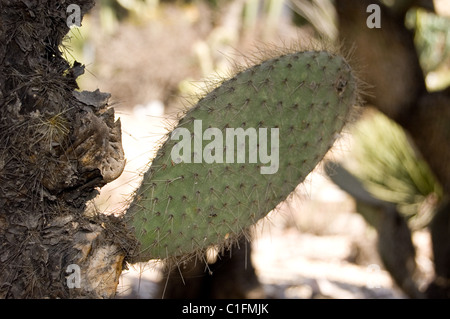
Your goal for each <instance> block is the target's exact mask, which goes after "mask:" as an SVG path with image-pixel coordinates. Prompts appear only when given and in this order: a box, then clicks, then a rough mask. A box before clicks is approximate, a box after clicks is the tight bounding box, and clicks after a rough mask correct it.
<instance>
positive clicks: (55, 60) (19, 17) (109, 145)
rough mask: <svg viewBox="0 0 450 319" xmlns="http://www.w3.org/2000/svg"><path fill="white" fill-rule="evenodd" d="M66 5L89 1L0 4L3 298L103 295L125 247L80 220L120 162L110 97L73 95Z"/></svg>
mask: <svg viewBox="0 0 450 319" xmlns="http://www.w3.org/2000/svg"><path fill="white" fill-rule="evenodd" d="M69 4H76V5H78V6H79V7H80V8H81V14H82V15H84V14H85V13H86V12H87V11H88V10H89V9H91V8H92V7H93V5H94V1H92V0H78V1H70V3H68V2H66V1H64V0H48V1H37V0H36V1H34V0H27V1H25V0H23V1H7V0H2V1H1V2H0V245H1V246H0V269H1V271H0V297H2V298H47V297H48V298H56V297H61V298H67V297H96V298H99V297H100V298H102V297H111V296H113V295H114V293H115V290H116V285H117V282H118V278H119V275H120V273H121V269H122V265H123V263H124V258H125V257H126V254H127V251H130V249H131V248H132V246H133V240H132V237H128V233H127V230H126V227H125V226H124V224H123V223H122V221H121V220H119V219H117V218H114V217H109V216H104V215H100V214H95V213H94V214H90V215H88V214H86V212H85V209H86V202H87V201H89V200H90V199H92V198H93V197H94V196H95V195H96V194H97V188H98V187H101V186H103V185H104V184H106V183H107V182H109V181H112V180H114V179H115V178H117V177H118V176H119V175H120V174H121V172H122V170H123V167H124V163H125V160H124V154H123V150H122V144H121V129H120V122H119V121H117V122H115V121H114V110H113V109H112V108H109V107H108V98H109V94H104V93H101V92H99V91H96V92H78V91H76V89H77V88H78V87H77V84H76V81H75V79H76V77H77V76H79V75H80V74H82V73H83V72H84V66H82V65H80V64H77V63H75V65H73V66H70V65H68V63H67V62H66V61H65V60H64V59H63V58H62V56H61V49H60V44H61V41H62V39H63V37H64V36H65V35H66V33H67V32H68V31H69V27H68V26H67V23H66V20H67V17H68V13H67V12H66V10H67V6H68V5H69ZM72 264H75V265H77V266H78V267H79V269H80V273H73V272H69V273H66V270H67V267H68V266H69V265H72ZM70 275H73V276H78V275H79V277H76V278H77V279H79V280H80V282H79V283H80V285H79V288H76V287H78V285H75V287H74V288H73V289H71V288H69V286H70V285H68V284H67V279H68V278H67V276H69V278H75V277H70Z"/></svg>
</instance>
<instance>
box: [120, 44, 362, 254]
mask: <svg viewBox="0 0 450 319" xmlns="http://www.w3.org/2000/svg"><path fill="white" fill-rule="evenodd" d="M356 90H357V81H356V79H355V77H354V75H353V73H352V70H351V69H350V67H349V65H348V64H347V62H346V61H345V59H344V58H342V57H341V56H339V55H336V54H332V53H328V52H326V51H305V52H295V53H291V54H285V55H282V56H279V57H277V58H272V59H270V60H266V61H264V62H262V63H260V64H258V65H255V66H253V67H251V68H248V69H246V70H243V71H241V72H240V73H238V74H236V75H235V76H234V77H232V78H230V79H228V80H226V81H223V82H222V83H221V85H220V86H218V87H216V88H215V89H214V90H212V91H211V92H209V93H208V94H206V95H205V96H204V97H203V98H201V99H200V100H199V102H198V103H197V104H196V105H195V106H194V107H193V108H191V109H190V110H189V111H187V112H186V114H185V115H184V117H183V118H182V119H181V120H180V121H179V123H178V126H177V127H176V128H175V129H174V130H173V131H172V133H171V134H170V135H169V136H168V138H167V140H166V141H165V142H164V144H163V145H162V147H161V148H160V149H159V151H158V153H157V155H156V157H155V158H154V159H153V161H152V165H151V167H150V168H149V170H148V171H147V172H146V173H145V175H144V179H143V182H142V185H141V186H140V188H139V189H138V190H137V193H136V196H135V198H134V200H133V202H132V203H131V205H130V208H129V210H128V215H129V216H131V217H132V218H131V220H132V225H133V226H134V228H135V231H136V235H137V237H138V239H139V241H140V243H141V247H140V253H139V258H138V259H139V260H141V261H143V260H148V259H152V258H167V257H179V256H185V255H187V254H191V253H195V252H199V251H202V250H204V249H205V248H207V247H209V246H212V245H218V246H219V247H224V245H227V244H228V245H229V244H230V243H232V242H233V238H236V237H237V235H239V234H241V233H242V232H243V231H244V230H245V229H247V228H248V227H249V226H251V225H252V224H254V223H255V222H257V221H258V220H259V219H261V218H262V217H264V216H265V215H266V214H267V213H268V212H269V211H271V210H272V209H274V208H275V207H276V206H277V204H278V203H280V202H281V201H283V200H284V199H286V197H287V196H288V195H289V194H290V193H291V192H292V191H293V190H294V188H295V187H296V186H297V185H298V184H299V183H301V182H302V181H303V180H304V178H305V177H306V176H307V175H308V173H309V172H310V171H311V170H312V169H313V168H314V167H315V166H316V165H317V163H318V162H319V161H320V160H321V159H322V158H323V156H324V155H325V153H326V152H327V151H328V150H329V148H330V147H331V145H332V144H333V142H334V140H335V137H336V133H338V132H340V131H341V129H342V128H343V126H344V124H345V122H346V119H347V118H348V115H349V113H350V110H351V108H352V106H353V105H354V103H355V101H356V98H357V94H356Z"/></svg>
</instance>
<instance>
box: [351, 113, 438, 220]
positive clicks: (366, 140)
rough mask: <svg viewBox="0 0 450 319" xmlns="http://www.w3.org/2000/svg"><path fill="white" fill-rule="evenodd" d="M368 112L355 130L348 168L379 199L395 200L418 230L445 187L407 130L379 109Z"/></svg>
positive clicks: (430, 214) (429, 216) (430, 213)
mask: <svg viewBox="0 0 450 319" xmlns="http://www.w3.org/2000/svg"><path fill="white" fill-rule="evenodd" d="M371 113H372V114H367V115H369V116H367V117H366V118H365V119H364V120H362V121H360V122H359V123H357V125H356V127H355V130H354V134H353V137H354V146H353V152H352V157H353V158H354V160H355V162H356V163H355V164H356V165H354V167H348V169H349V170H350V172H352V173H353V174H354V175H355V176H357V177H358V178H359V179H360V180H361V182H362V184H363V185H364V186H365V188H366V189H367V190H368V191H369V192H370V193H371V194H372V195H373V196H374V197H376V198H379V199H381V200H383V201H386V202H390V203H394V204H395V205H396V206H397V208H398V210H399V212H400V213H402V214H403V216H404V217H405V218H406V219H407V220H409V221H410V224H411V225H412V226H413V228H414V229H416V228H419V227H423V226H426V225H427V224H428V222H429V220H430V219H431V218H432V212H433V209H434V207H435V205H437V203H438V202H439V201H440V200H441V198H442V187H441V186H440V184H439V183H438V182H437V180H436V178H435V176H434V174H433V172H432V171H431V169H430V168H429V166H428V164H427V162H426V161H425V160H424V159H423V158H422V157H421V156H420V155H419V154H418V153H417V151H416V150H415V148H414V146H412V144H411V142H410V139H409V138H408V136H407V134H406V132H405V131H404V130H403V129H402V128H401V127H400V126H399V125H398V124H396V123H395V122H393V121H392V120H390V119H389V118H387V117H386V116H385V115H383V114H381V113H379V112H371Z"/></svg>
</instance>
